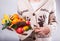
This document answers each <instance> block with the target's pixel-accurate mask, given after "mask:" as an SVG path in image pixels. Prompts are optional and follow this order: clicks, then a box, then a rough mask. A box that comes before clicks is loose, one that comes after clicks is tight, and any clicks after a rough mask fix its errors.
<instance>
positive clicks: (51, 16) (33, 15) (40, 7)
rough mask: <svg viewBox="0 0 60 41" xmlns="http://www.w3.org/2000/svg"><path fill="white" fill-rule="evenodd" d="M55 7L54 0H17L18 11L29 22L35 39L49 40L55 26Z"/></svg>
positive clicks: (39, 40)
mask: <svg viewBox="0 0 60 41" xmlns="http://www.w3.org/2000/svg"><path fill="white" fill-rule="evenodd" d="M55 7H56V6H55V0H19V1H18V13H19V14H20V15H21V16H22V17H25V18H26V19H27V20H29V21H30V22H31V26H32V28H33V31H34V32H35V34H34V35H35V38H36V39H35V41H51V38H52V33H53V32H54V30H55V28H56V19H55V17H56V14H55V13H56V12H55V10H56V8H55ZM29 32H32V31H29ZM20 38H21V35H20ZM23 38H24V37H22V38H21V40H23ZM26 41H27V40H26Z"/></svg>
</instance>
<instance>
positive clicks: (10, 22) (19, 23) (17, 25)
mask: <svg viewBox="0 0 60 41" xmlns="http://www.w3.org/2000/svg"><path fill="white" fill-rule="evenodd" d="M2 25H3V28H2V30H4V29H5V28H6V29H8V30H12V31H13V30H15V31H16V32H17V33H18V34H23V33H24V32H26V31H29V30H30V29H32V28H31V26H30V21H28V20H26V19H25V18H23V17H21V16H19V15H18V14H13V15H11V16H9V15H7V14H4V17H3V18H2Z"/></svg>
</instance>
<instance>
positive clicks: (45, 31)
mask: <svg viewBox="0 0 60 41" xmlns="http://www.w3.org/2000/svg"><path fill="white" fill-rule="evenodd" d="M34 31H35V33H37V34H43V35H47V34H48V33H49V32H50V29H49V26H44V27H39V28H35V30H34Z"/></svg>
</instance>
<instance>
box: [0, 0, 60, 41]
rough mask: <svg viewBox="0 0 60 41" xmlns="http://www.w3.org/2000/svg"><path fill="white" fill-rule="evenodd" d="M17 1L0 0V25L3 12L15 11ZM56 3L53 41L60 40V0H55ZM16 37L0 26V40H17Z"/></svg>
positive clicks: (11, 12) (10, 12)
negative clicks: (55, 23)
mask: <svg viewBox="0 0 60 41" xmlns="http://www.w3.org/2000/svg"><path fill="white" fill-rule="evenodd" d="M17 1H18V0H0V25H1V18H2V16H3V14H5V13H6V14H13V13H16V12H17ZM56 3H57V4H56V6H57V10H56V11H57V19H58V25H57V30H56V31H55V33H54V35H53V41H60V0H56ZM18 39H19V38H18V36H17V35H16V33H14V32H11V31H8V30H6V29H5V30H4V31H2V30H1V26H0V41H18Z"/></svg>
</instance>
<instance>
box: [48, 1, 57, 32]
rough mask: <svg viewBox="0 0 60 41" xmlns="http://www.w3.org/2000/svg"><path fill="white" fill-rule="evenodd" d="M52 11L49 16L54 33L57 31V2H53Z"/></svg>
mask: <svg viewBox="0 0 60 41" xmlns="http://www.w3.org/2000/svg"><path fill="white" fill-rule="evenodd" d="M52 2H53V4H52V9H51V11H50V14H49V22H48V24H49V26H50V30H51V32H52V33H53V32H54V31H55V30H56V26H57V19H56V2H55V0H53V1H52Z"/></svg>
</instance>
